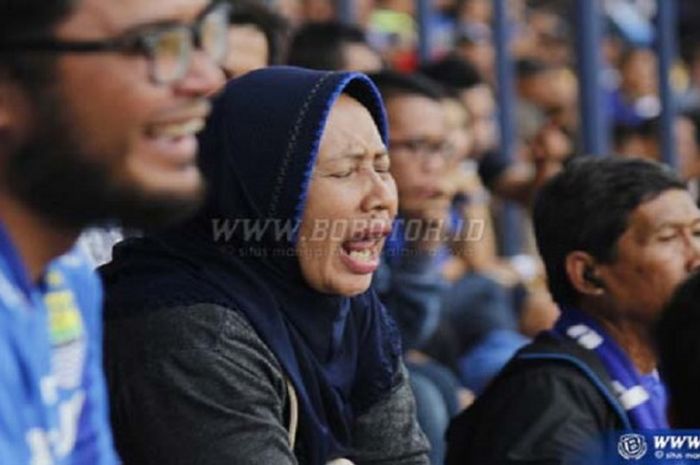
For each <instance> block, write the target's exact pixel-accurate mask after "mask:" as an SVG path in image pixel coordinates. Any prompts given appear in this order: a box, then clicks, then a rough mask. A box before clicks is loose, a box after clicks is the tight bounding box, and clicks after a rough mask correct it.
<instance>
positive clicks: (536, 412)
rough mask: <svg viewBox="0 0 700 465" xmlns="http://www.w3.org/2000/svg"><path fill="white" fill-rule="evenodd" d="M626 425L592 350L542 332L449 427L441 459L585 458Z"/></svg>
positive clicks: (456, 463)
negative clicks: (613, 431) (445, 452)
mask: <svg viewBox="0 0 700 465" xmlns="http://www.w3.org/2000/svg"><path fill="white" fill-rule="evenodd" d="M627 428H630V423H629V419H628V418H627V414H626V413H625V411H624V409H623V408H622V406H621V405H620V403H619V402H618V400H617V398H616V397H615V395H614V390H613V388H612V385H611V381H610V377H609V376H608V375H607V373H606V371H605V369H604V367H603V365H602V363H601V362H600V360H598V358H597V357H596V356H595V354H593V353H592V352H589V351H587V350H585V349H583V348H582V347H579V346H578V345H577V344H576V343H575V342H573V341H570V340H564V339H559V338H557V337H556V336H553V335H550V334H548V333H543V334H542V335H540V336H539V337H538V338H537V339H536V340H535V341H534V342H533V343H532V344H529V345H528V346H526V347H524V348H523V349H522V350H520V351H519V352H518V353H517V354H516V356H515V357H514V358H513V359H512V360H511V361H510V362H509V364H508V365H507V366H506V367H505V368H504V370H503V371H502V372H501V374H500V375H499V376H498V377H497V378H496V379H495V380H494V381H493V382H492V383H491V385H490V386H489V387H488V388H487V389H486V391H485V392H484V394H483V395H482V396H481V397H480V398H479V399H478V400H477V401H476V402H475V403H474V405H472V406H471V407H470V408H469V409H467V410H466V411H465V412H463V413H462V414H461V415H459V416H458V417H456V418H455V419H454V420H453V422H452V424H451V425H450V429H449V431H448V433H447V441H448V454H447V462H446V463H447V465H476V464H478V465H496V464H497V465H516V464H519V465H524V464H527V465H560V464H561V465H564V464H566V465H570V464H587V465H591V463H593V462H591V461H590V460H591V457H592V456H593V457H601V456H602V455H601V454H602V453H603V449H601V447H603V443H602V442H601V441H600V439H602V437H603V434H604V433H605V432H607V431H611V430H619V429H627Z"/></svg>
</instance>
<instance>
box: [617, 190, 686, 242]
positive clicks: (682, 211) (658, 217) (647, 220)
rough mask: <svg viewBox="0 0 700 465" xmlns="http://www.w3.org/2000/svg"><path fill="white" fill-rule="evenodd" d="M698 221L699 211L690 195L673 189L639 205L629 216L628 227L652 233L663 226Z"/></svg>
mask: <svg viewBox="0 0 700 465" xmlns="http://www.w3.org/2000/svg"><path fill="white" fill-rule="evenodd" d="M698 219H700V210H698V207H697V205H696V204H695V202H693V199H692V197H691V196H690V194H689V193H688V192H687V191H685V190H682V189H673V190H669V191H666V192H663V193H662V194H660V195H659V196H658V197H656V198H654V199H652V200H649V201H647V202H644V203H642V204H640V205H639V206H638V207H637V208H636V209H635V210H634V211H633V212H632V215H631V216H630V227H635V228H636V229H638V230H639V231H640V232H641V231H647V232H653V231H655V230H657V229H658V228H661V227H663V226H664V225H671V226H672V225H677V224H688V223H692V222H694V221H697V220H698Z"/></svg>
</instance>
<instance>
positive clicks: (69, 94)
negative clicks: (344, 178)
mask: <svg viewBox="0 0 700 465" xmlns="http://www.w3.org/2000/svg"><path fill="white" fill-rule="evenodd" d="M227 15H228V12H227V11H226V10H225V9H224V8H223V7H219V6H216V5H210V4H209V2H208V1H206V0H148V1H143V0H111V1H103V0H80V1H74V0H73V1H70V0H0V379H1V380H2V383H0V463H1V464H3V465H4V464H8V465H24V464H27V465H29V464H31V465H63V464H71V465H88V464H89V465H111V464H115V463H117V458H116V454H115V453H114V452H113V446H112V439H111V434H110V432H109V427H108V415H107V411H106V410H107V409H106V399H105V396H106V393H105V387H104V380H103V374H102V369H101V330H100V327H101V318H100V305H101V289H100V286H99V284H98V281H97V279H96V278H95V277H94V275H93V274H92V272H91V271H90V270H89V268H88V267H87V266H86V264H85V262H84V258H83V257H82V256H81V255H79V254H77V253H75V252H70V253H68V254H67V255H64V254H65V253H66V252H68V251H69V250H70V249H71V247H72V244H73V243H74V241H75V239H76V237H77V236H78V234H79V232H80V231H81V229H82V228H83V227H85V226H88V225H93V224H103V223H105V222H108V221H112V220H115V221H118V222H119V223H120V224H122V225H124V226H127V227H138V228H148V227H154V226H158V225H162V224H164V223H167V222H169V221H174V220H176V219H178V218H179V217H182V216H184V215H187V214H189V213H190V212H192V211H193V210H194V209H195V208H196V207H197V205H198V204H199V201H200V198H201V196H202V191H203V186H202V184H203V183H202V180H201V178H200V174H199V172H198V170H197V167H196V163H195V161H196V159H195V157H196V152H197V142H196V138H195V133H196V132H198V131H199V129H201V128H202V126H203V124H204V120H205V118H206V116H207V114H208V112H209V104H208V101H207V100H206V96H207V95H209V94H210V93H211V92H213V91H214V90H215V89H216V88H217V87H219V86H220V85H221V81H222V76H221V73H220V71H219V68H218V66H217V65H218V64H219V63H220V60H221V59H222V58H223V56H224V54H225V51H226V50H225V49H226V28H227ZM59 257H60V258H59ZM125 343H128V341H125Z"/></svg>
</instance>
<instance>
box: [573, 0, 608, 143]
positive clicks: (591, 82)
mask: <svg viewBox="0 0 700 465" xmlns="http://www.w3.org/2000/svg"><path fill="white" fill-rule="evenodd" d="M575 18H576V55H577V59H578V73H579V79H580V85H579V99H580V103H579V107H580V109H581V133H582V139H583V140H582V142H583V152H584V153H585V154H586V155H606V154H607V153H608V128H607V121H606V119H607V114H606V113H605V106H604V102H603V91H602V88H601V71H602V69H603V66H602V64H603V60H602V57H601V29H602V26H601V18H602V16H601V8H600V0H576V15H575Z"/></svg>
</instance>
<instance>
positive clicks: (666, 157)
mask: <svg viewBox="0 0 700 465" xmlns="http://www.w3.org/2000/svg"><path fill="white" fill-rule="evenodd" d="M656 4H657V14H656V53H657V55H658V64H659V96H660V97H661V118H660V124H661V128H660V129H661V134H660V136H661V158H662V160H663V161H664V163H667V164H668V165H670V166H672V167H674V168H678V157H677V153H676V138H675V135H674V128H673V127H674V121H675V118H676V109H675V105H674V101H673V89H672V88H671V79H670V76H669V74H670V71H671V69H672V68H673V62H674V60H675V59H676V56H677V55H676V52H677V49H676V45H677V44H676V26H677V24H678V16H677V15H678V10H677V3H676V0H657V2H656Z"/></svg>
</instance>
